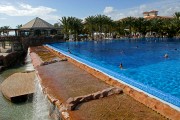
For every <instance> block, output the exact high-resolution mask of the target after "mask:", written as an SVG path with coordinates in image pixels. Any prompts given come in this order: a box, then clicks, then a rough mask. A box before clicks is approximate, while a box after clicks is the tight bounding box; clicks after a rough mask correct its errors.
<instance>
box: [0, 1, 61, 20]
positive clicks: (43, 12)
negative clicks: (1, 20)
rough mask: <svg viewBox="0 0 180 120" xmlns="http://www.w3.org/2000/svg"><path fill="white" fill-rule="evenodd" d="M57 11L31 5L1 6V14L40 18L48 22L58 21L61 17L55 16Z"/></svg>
mask: <svg viewBox="0 0 180 120" xmlns="http://www.w3.org/2000/svg"><path fill="white" fill-rule="evenodd" d="M56 11H57V10H56V9H53V8H50V7H45V6H37V7H33V6H31V5H29V4H23V3H20V4H18V5H17V6H15V5H11V4H0V14H5V15H8V16H16V17H17V16H38V17H42V18H44V19H46V20H58V18H60V17H59V16H57V15H54V14H53V13H54V12H56Z"/></svg>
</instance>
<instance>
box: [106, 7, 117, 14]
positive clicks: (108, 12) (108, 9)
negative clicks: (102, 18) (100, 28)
mask: <svg viewBox="0 0 180 120" xmlns="http://www.w3.org/2000/svg"><path fill="white" fill-rule="evenodd" d="M112 12H114V8H113V7H105V9H104V11H103V13H104V14H111V13H112Z"/></svg>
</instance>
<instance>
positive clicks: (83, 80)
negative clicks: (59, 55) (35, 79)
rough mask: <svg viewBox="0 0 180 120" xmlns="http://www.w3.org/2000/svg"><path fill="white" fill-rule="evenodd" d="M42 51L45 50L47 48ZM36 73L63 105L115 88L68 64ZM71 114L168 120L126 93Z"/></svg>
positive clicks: (84, 118)
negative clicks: (68, 101) (78, 97)
mask: <svg viewBox="0 0 180 120" xmlns="http://www.w3.org/2000/svg"><path fill="white" fill-rule="evenodd" d="M34 49H35V48H34ZM38 49H39V48H38ZM41 49H42V51H43V49H44V48H43V47H42V48H41ZM37 53H38V52H37ZM48 54H52V53H50V52H48V53H47V54H46V55H47V56H48ZM39 55H40V54H39ZM40 57H41V55H40ZM54 57H56V56H54ZM36 70H37V71H38V74H39V76H40V78H41V79H42V81H41V84H42V86H43V87H44V88H45V89H46V91H47V94H50V95H51V96H53V97H54V98H56V99H58V100H60V101H62V102H63V101H66V100H67V99H68V98H70V97H76V96H82V95H87V94H90V93H94V92H97V91H99V90H103V89H105V88H108V87H111V86H110V85H108V84H106V83H104V82H103V81H101V80H99V79H97V78H96V77H94V76H92V75H90V74H89V73H87V72H86V71H84V70H82V69H80V68H78V67H76V66H75V65H73V64H71V63H69V62H68V61H63V62H56V63H52V64H49V65H44V66H39V67H37V68H36ZM69 113H70V117H71V118H72V120H132V119H133V120H144V119H146V120H163V119H165V118H164V117H163V116H161V115H160V114H158V113H156V112H154V111H153V110H151V109H149V108H147V107H146V106H144V105H143V104H141V103H139V102H137V101H135V100H134V99H132V98H131V97H129V96H128V95H126V94H124V93H123V94H119V95H112V96H109V97H106V98H101V99H98V100H92V101H90V102H85V103H82V104H80V105H79V106H77V107H76V110H75V111H69Z"/></svg>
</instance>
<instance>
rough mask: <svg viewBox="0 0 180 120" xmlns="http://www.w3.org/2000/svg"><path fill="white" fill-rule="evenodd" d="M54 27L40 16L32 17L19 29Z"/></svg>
mask: <svg viewBox="0 0 180 120" xmlns="http://www.w3.org/2000/svg"><path fill="white" fill-rule="evenodd" d="M52 28H54V26H53V25H51V24H50V23H48V22H46V21H44V20H43V19H41V18H38V17H36V18H34V19H33V20H31V21H29V22H28V23H26V24H25V25H23V26H22V27H21V28H20V29H52Z"/></svg>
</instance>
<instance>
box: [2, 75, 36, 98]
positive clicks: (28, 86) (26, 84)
mask: <svg viewBox="0 0 180 120" xmlns="http://www.w3.org/2000/svg"><path fill="white" fill-rule="evenodd" d="M34 80H35V72H26V73H15V74H13V75H11V76H9V77H8V78H7V79H5V80H4V82H3V83H2V84H1V92H2V94H3V95H4V96H5V97H6V98H7V99H8V100H10V101H12V102H17V101H19V102H22V101H25V100H27V99H26V98H29V96H30V97H31V96H32V95H33V93H34V92H35V82H34Z"/></svg>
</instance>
